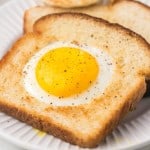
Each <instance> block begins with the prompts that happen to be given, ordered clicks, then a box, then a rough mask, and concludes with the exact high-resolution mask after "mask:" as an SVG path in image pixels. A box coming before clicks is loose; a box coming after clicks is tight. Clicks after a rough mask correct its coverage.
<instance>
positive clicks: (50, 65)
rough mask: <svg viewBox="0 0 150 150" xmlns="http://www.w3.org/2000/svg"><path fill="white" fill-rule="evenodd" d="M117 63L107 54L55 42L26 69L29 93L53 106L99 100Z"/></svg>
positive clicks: (26, 87) (41, 51)
mask: <svg viewBox="0 0 150 150" xmlns="http://www.w3.org/2000/svg"><path fill="white" fill-rule="evenodd" d="M113 72H114V63H113V60H112V58H111V57H110V56H109V54H108V53H107V52H106V51H103V50H101V49H98V48H95V47H90V46H87V45H85V44H83V45H79V44H78V45H76V44H73V43H71V42H54V43H51V44H49V45H47V46H46V47H44V48H43V49H41V50H39V51H38V52H37V53H36V54H35V55H34V56H32V57H31V59H30V60H29V61H28V62H27V64H26V65H25V67H24V69H23V84H24V88H25V89H26V91H27V92H28V93H29V94H30V95H32V96H33V97H34V98H36V99H37V100H39V101H41V102H45V103H47V104H50V105H53V106H74V105H81V104H85V103H89V102H91V101H93V100H94V99H97V98H99V97H100V96H101V95H102V93H103V92H104V91H105V89H106V88H107V86H108V85H109V83H110V82H111V80H112V76H113Z"/></svg>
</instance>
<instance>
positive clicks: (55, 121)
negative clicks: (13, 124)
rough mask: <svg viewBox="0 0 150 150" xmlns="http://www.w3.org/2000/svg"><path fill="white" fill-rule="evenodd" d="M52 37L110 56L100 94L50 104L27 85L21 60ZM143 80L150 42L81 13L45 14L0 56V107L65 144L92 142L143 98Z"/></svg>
mask: <svg viewBox="0 0 150 150" xmlns="http://www.w3.org/2000/svg"><path fill="white" fill-rule="evenodd" d="M65 29H67V30H65ZM89 29H90V30H89ZM76 33H78V34H76ZM55 41H72V42H74V43H77V44H78V45H79V44H83V43H85V44H87V45H89V46H92V47H96V48H99V49H102V50H103V51H105V52H107V53H108V54H109V55H110V56H111V57H112V59H113V60H114V65H115V71H114V74H113V76H112V82H110V84H109V85H108V87H107V88H106V90H105V91H104V93H103V94H102V95H100V97H99V98H96V99H94V100H91V102H89V103H86V104H82V105H78V106H53V105H48V104H47V103H44V102H40V101H39V100H38V99H36V98H34V97H33V96H32V95H30V94H29V93H28V92H27V91H26V90H25V88H24V85H23V82H22V80H23V68H24V66H25V64H26V63H27V62H28V61H29V60H30V58H31V57H32V56H33V55H34V54H35V53H37V52H38V51H40V49H41V48H43V47H45V46H46V45H47V44H49V43H52V42H55ZM146 79H150V45H149V44H148V43H147V42H146V41H145V40H144V39H143V38H142V37H140V36H139V35H137V34H135V33H134V32H132V31H130V30H127V29H125V28H123V27H121V26H119V25H115V24H110V23H108V22H106V21H104V20H102V19H98V18H94V17H90V16H88V15H84V14H75V13H64V14H63V13H62V14H53V15H48V16H46V17H43V18H41V19H40V20H38V21H37V22H36V24H35V25H34V32H33V33H27V34H26V35H24V36H23V37H22V38H21V39H20V40H18V41H17V42H16V43H15V44H14V46H13V47H12V49H11V50H10V51H9V52H8V53H7V54H6V55H5V57H4V58H3V59H2V60H1V62H0V110H1V111H3V112H5V113H7V114H9V115H11V116H13V117H15V118H17V119H19V120H21V121H24V122H26V123H27V124H29V125H32V126H33V127H35V128H38V129H40V130H43V131H45V132H47V133H50V134H52V135H54V136H56V137H58V138H61V139H63V140H65V141H67V142H69V143H72V144H77V145H79V146H81V147H95V146H97V145H98V144H99V142H100V141H102V140H103V139H104V138H105V136H106V135H107V134H108V133H109V132H111V131H112V129H114V128H115V127H116V125H117V124H118V123H119V121H120V120H121V119H122V118H123V116H124V115H125V114H126V113H127V112H128V111H129V110H130V109H132V107H134V106H135V105H136V103H137V102H138V101H139V100H140V99H141V97H142V96H143V94H144V93H145V90H146V84H145V80H146Z"/></svg>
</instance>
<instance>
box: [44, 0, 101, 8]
mask: <svg viewBox="0 0 150 150" xmlns="http://www.w3.org/2000/svg"><path fill="white" fill-rule="evenodd" d="M43 2H44V3H46V4H47V5H50V6H55V7H62V8H73V7H84V6H89V5H92V4H95V3H97V2H100V0H78V1H77V0H43Z"/></svg>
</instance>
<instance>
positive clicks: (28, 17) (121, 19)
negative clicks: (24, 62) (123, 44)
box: [24, 0, 150, 43]
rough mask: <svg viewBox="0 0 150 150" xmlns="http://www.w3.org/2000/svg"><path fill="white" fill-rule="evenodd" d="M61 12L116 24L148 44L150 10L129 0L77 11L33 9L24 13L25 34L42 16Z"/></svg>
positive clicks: (48, 8)
mask: <svg viewBox="0 0 150 150" xmlns="http://www.w3.org/2000/svg"><path fill="white" fill-rule="evenodd" d="M127 10H128V11H127ZM139 10H140V12H139ZM61 12H80V13H85V14H88V15H91V16H95V17H98V18H103V19H106V20H108V21H109V22H111V23H118V24H120V25H122V26H124V27H126V28H128V29H131V30H133V31H134V32H136V33H138V34H140V35H142V36H143V37H144V38H145V39H146V40H147V41H148V42H149V43H150V34H149V33H150V28H149V27H150V21H149V20H150V8H149V7H148V6H146V5H144V4H142V3H140V2H136V1H130V0H121V1H118V2H116V3H114V4H113V5H110V6H101V5H94V6H91V7H88V8H77V9H59V8H53V7H46V6H45V7H33V8H30V9H29V10H27V11H26V12H25V16H24V30H25V32H31V31H32V30H33V24H34V23H35V21H36V20H38V19H39V18H41V17H42V16H45V15H48V14H52V13H61Z"/></svg>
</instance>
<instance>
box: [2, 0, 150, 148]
mask: <svg viewBox="0 0 150 150" xmlns="http://www.w3.org/2000/svg"><path fill="white" fill-rule="evenodd" d="M149 2H150V1H149ZM35 5H37V4H36V2H35V1H34V0H13V1H10V2H8V3H7V4H5V5H3V6H2V7H0V57H2V56H3V55H4V54H5V53H6V52H7V50H8V49H9V48H10V47H11V45H12V43H13V42H14V41H15V40H16V39H17V38H18V37H20V36H21V35H22V33H23V30H22V27H23V14H24V11H25V10H26V9H27V8H30V7H32V6H35ZM149 108H150V98H145V99H143V100H142V101H141V102H140V104H139V105H138V107H137V109H136V111H134V112H132V113H129V114H128V116H127V117H126V118H125V119H124V121H123V122H122V123H121V124H120V125H119V127H118V128H117V129H116V130H115V131H113V133H112V134H110V135H109V136H107V137H106V140H105V141H104V142H103V143H101V144H100V145H99V146H98V147H97V148H95V149H94V150H100V149H101V150H102V149H107V150H118V149H136V148H140V147H142V146H145V145H148V144H150V117H149V116H150V110H149ZM0 136H1V137H3V138H5V139H6V140H8V141H10V142H12V143H15V144H16V145H18V146H20V147H22V148H26V149H32V150H33V149H35V150H46V149H52V150H79V149H80V150H81V148H79V147H77V146H73V145H70V144H68V143H66V142H63V141H61V140H59V139H57V138H54V137H53V136H51V135H47V134H45V133H41V132H40V131H38V130H36V129H34V128H32V127H31V126H28V125H26V124H25V123H22V122H19V121H18V120H16V119H14V118H12V117H10V116H7V115H5V114H4V113H0Z"/></svg>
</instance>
